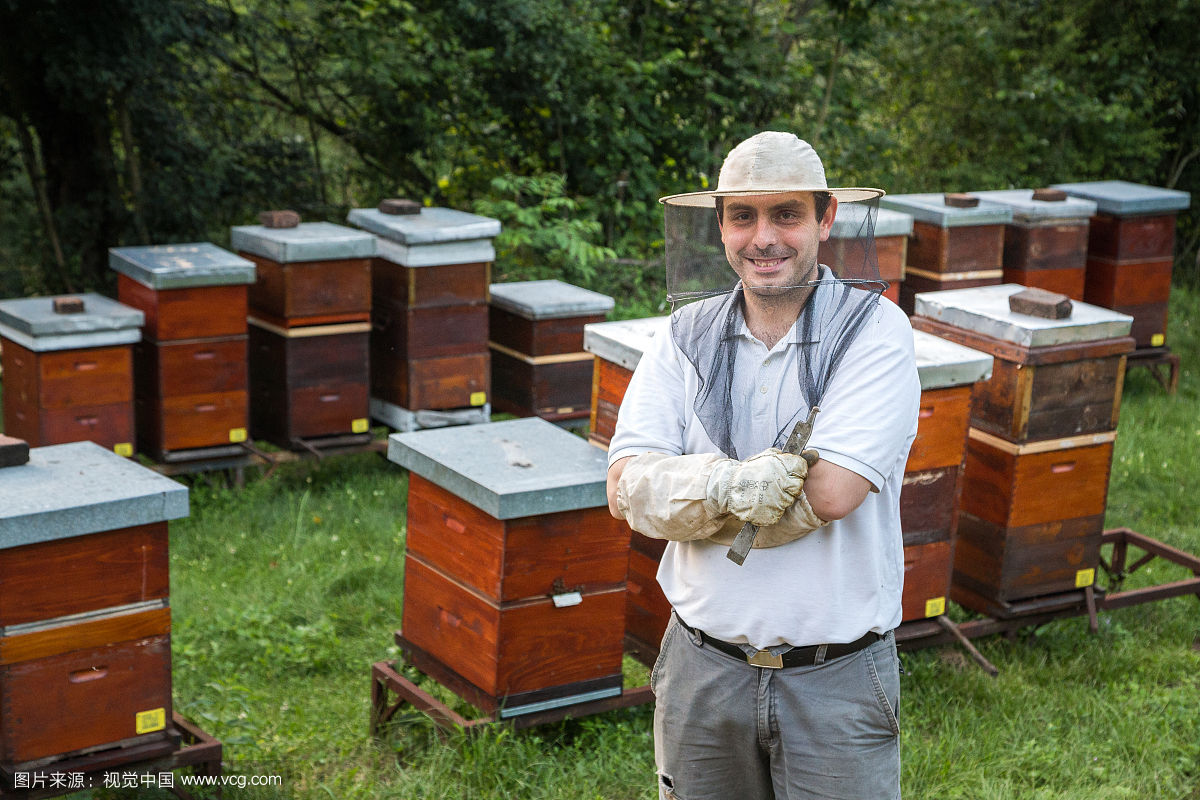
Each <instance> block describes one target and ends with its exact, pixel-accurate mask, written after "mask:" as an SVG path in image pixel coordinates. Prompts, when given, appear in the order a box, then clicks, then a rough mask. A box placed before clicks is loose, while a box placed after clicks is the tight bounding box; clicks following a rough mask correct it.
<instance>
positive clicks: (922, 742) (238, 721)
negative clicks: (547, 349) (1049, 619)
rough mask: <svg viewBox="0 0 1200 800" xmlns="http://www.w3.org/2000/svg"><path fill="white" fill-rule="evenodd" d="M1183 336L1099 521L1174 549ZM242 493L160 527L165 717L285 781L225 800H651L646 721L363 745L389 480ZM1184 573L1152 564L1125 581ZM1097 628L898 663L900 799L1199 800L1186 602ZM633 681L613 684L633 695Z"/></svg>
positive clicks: (1189, 470)
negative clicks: (1171, 388) (166, 608)
mask: <svg viewBox="0 0 1200 800" xmlns="http://www.w3.org/2000/svg"><path fill="white" fill-rule="evenodd" d="M1197 320H1200V294H1198V293H1195V292H1187V291H1184V290H1177V291H1176V292H1175V293H1174V299H1173V313H1172V322H1171V330H1170V344H1171V346H1172V348H1173V350H1174V351H1175V352H1176V353H1179V354H1180V355H1181V356H1182V358H1183V370H1182V375H1181V379H1180V385H1179V391H1178V393H1177V394H1176V395H1174V396H1168V395H1166V393H1165V392H1163V390H1162V389H1161V388H1159V386H1158V385H1157V384H1156V383H1155V382H1154V381H1153V380H1152V379H1151V378H1150V375H1149V374H1148V372H1147V371H1146V370H1145V369H1135V370H1133V371H1131V372H1130V373H1129V375H1128V379H1127V381H1126V388H1125V397H1124V405H1123V408H1122V414H1121V426H1120V435H1119V436H1118V439H1117V444H1116V456H1115V459H1114V468H1113V477H1112V482H1111V491H1110V504H1109V513H1108V520H1107V522H1108V525H1109V526H1110V527H1114V526H1121V525H1124V526H1128V527H1131V528H1133V529H1134V530H1137V531H1140V532H1142V533H1144V534H1147V535H1149V536H1152V537H1154V538H1156V539H1159V540H1162V541H1165V542H1167V543H1169V544H1172V545H1174V546H1176V547H1179V548H1181V549H1183V550H1185V551H1188V552H1191V553H1200V531H1198V528H1197V520H1200V500H1197V492H1196V487H1195V486H1194V483H1195V480H1196V478H1197V477H1200V415H1198V413H1197V412H1198V410H1200V404H1198V403H1197V400H1198V397H1200V376H1198V375H1197V364H1198V363H1200V362H1198V361H1197V357H1198V356H1200V330H1198V328H1200V322H1196V321H1197ZM251 477H252V479H251V480H250V481H249V482H248V484H247V486H246V487H245V488H244V489H241V490H231V489H226V488H223V487H220V486H212V485H210V484H209V482H208V481H206V480H205V479H200V480H198V481H196V482H195V483H193V485H192V494H191V509H192V510H191V516H190V517H189V518H188V519H186V520H181V521H178V522H176V523H173V524H172V528H171V547H172V555H171V576H172V589H171V604H172V608H173V616H174V637H173V648H174V681H175V684H174V687H175V697H176V707H177V709H178V710H179V711H181V712H183V713H184V714H185V715H187V716H189V717H190V718H192V719H193V720H194V721H195V722H197V723H198V724H199V725H200V726H201V727H202V728H204V729H205V730H206V731H208V732H209V733H210V734H212V735H213V736H215V737H217V738H218V739H220V740H221V741H222V742H223V743H224V745H225V758H226V764H225V768H226V772H227V773H232V774H242V775H247V776H249V775H264V774H279V775H282V776H284V786H283V788H282V789H270V790H269V789H249V788H247V789H245V790H236V789H235V790H228V791H227V794H226V796H227V797H232V798H243V797H245V798H296V799H297V800H299V799H300V798H314V799H315V798H339V799H341V798H346V799H347V800H351V799H353V798H367V799H369V800H376V799H379V800H382V798H460V797H470V798H481V799H483V798H538V799H539V800H541V799H544V800H556V799H558V798H561V799H562V800H568V799H569V800H581V799H582V800H592V799H593V798H605V799H608V800H625V799H626V798H628V799H629V800H632V799H633V798H640V799H641V800H650V798H653V797H655V790H654V785H655V784H654V778H653V775H654V765H653V755H652V742H651V734H650V723H651V712H650V709H649V708H636V709H630V710H624V711H617V712H612V713H608V714H604V715H599V716H595V717H590V718H585V719H583V720H578V721H568V722H563V723H561V724H555V725H548V726H544V727H542V728H538V729H535V730H531V731H523V732H513V731H510V730H508V729H505V728H503V727H493V728H491V729H488V730H485V731H484V732H482V733H478V734H474V735H467V734H453V735H450V736H449V737H448V738H447V739H446V740H445V741H442V740H440V739H439V738H438V737H437V736H436V735H435V731H434V728H433V726H432V724H431V723H430V722H429V721H428V720H426V719H425V718H423V717H421V716H419V715H415V714H411V713H409V714H402V715H399V716H398V718H397V721H396V723H395V724H394V725H392V726H391V728H390V729H389V731H388V733H387V737H386V739H385V741H383V742H376V741H373V740H372V739H371V738H370V737H369V736H368V731H367V724H368V705H369V693H370V692H369V668H370V665H371V664H372V663H373V662H375V661H378V660H381V659H386V658H392V657H395V656H396V655H397V651H396V648H395V646H394V645H393V643H392V632H393V631H394V630H395V629H396V628H398V627H399V623H400V610H401V609H400V606H401V597H402V592H403V558H402V555H403V545H404V522H403V520H404V498H405V489H406V476H405V474H404V472H403V471H402V470H401V469H399V468H398V467H396V466H395V465H392V464H389V463H388V462H386V461H385V460H384V459H382V458H381V457H379V456H378V455H372V454H364V455H358V456H348V457H340V458H331V459H328V460H326V461H325V462H323V463H321V464H320V465H317V464H315V463H313V462H306V463H300V464H293V465H286V466H285V467H283V468H281V469H280V470H279V472H278V473H277V474H276V475H274V476H273V477H271V478H270V479H267V480H263V479H253V476H251ZM1185 576H1186V573H1185V572H1183V571H1182V570H1180V569H1178V568H1175V567H1171V566H1169V565H1165V564H1156V565H1152V566H1151V567H1150V568H1147V569H1144V570H1143V571H1142V572H1140V573H1138V574H1135V575H1134V576H1133V577H1132V578H1131V579H1130V580H1129V581H1128V582H1127V584H1128V586H1137V585H1143V584H1145V583H1146V582H1147V581H1154V582H1160V581H1164V580H1170V579H1176V578H1182V577H1185ZM1100 623H1101V624H1100V630H1099V632H1098V633H1096V634H1091V633H1089V632H1088V629H1087V621H1086V619H1084V618H1074V619H1067V620H1060V621H1057V622H1054V623H1051V624H1049V625H1047V626H1044V627H1042V628H1040V629H1038V630H1036V631H1024V632H1022V634H1021V635H1019V636H1018V637H1016V638H1015V639H1012V640H1009V639H1006V638H1004V637H991V638H987V639H982V640H977V644H978V645H979V647H980V648H981V650H982V651H983V653H984V654H985V655H986V656H987V657H988V658H989V659H990V660H991V661H992V662H993V663H995V664H996V666H998V667H999V668H1000V675H999V677H997V678H995V679H993V678H990V677H988V676H987V675H986V674H984V673H983V671H982V670H980V669H978V668H977V667H976V666H975V665H974V663H973V662H971V661H970V660H969V659H967V658H966V657H965V655H964V653H963V651H962V650H961V649H959V648H955V647H945V648H939V649H930V650H924V651H919V652H916V653H911V654H908V655H906V656H905V657H904V663H905V665H906V668H907V671H908V674H907V675H906V676H905V678H904V679H903V682H902V687H903V688H902V694H903V700H902V709H901V723H902V727H903V734H902V752H903V765H904V766H903V786H904V793H905V796H906V798H939V799H940V800H947V799H949V798H972V799H977V798H996V799H997V800H1000V799H1001V798H1004V799H1005V800H1008V799H1009V798H1079V800H1117V798H1139V799H1140V798H1171V799H1173V800H1200V643H1198V638H1200V603H1198V602H1197V599H1196V598H1194V597H1186V598H1175V599H1171V600H1166V601H1160V602H1156V603H1150V604H1145V605H1142V606H1137V607H1133V608H1129V609H1123V610H1119V611H1114V612H1104V613H1101V615H1100ZM627 663H628V664H629V665H630V668H631V669H630V673H631V674H630V676H629V677H628V681H629V682H630V683H631V684H637V683H639V682H643V681H644V680H645V670H644V669H641V668H640V667H636V666H634V665H633V664H632V662H630V661H629V660H628V659H627ZM424 685H425V686H426V687H427V688H430V689H431V690H434V691H435V693H437V694H438V695H439V696H441V697H442V698H443V699H445V700H446V701H450V702H455V705H456V707H457V708H458V709H459V710H460V711H462V712H464V713H466V712H469V709H468V708H467V707H466V706H464V705H463V704H462V703H461V701H454V699H453V698H452V697H451V696H450V695H449V693H448V692H446V691H444V690H441V689H440V688H439V687H436V686H435V685H433V684H431V683H429V682H426V683H425V684H424ZM96 796H97V797H126V796H134V795H130V794H124V793H121V792H96ZM136 796H137V797H147V796H149V795H147V794H138V795H136ZM164 796H165V794H164Z"/></svg>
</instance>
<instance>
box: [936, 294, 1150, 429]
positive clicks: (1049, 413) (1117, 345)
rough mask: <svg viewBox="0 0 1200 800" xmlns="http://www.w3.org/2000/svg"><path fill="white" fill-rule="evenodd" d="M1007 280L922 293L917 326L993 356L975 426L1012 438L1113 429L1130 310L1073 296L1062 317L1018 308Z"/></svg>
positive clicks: (1127, 343) (980, 394) (977, 401)
mask: <svg viewBox="0 0 1200 800" xmlns="http://www.w3.org/2000/svg"><path fill="white" fill-rule="evenodd" d="M1023 289H1024V287H1022V286H1017V285H1015V284H1002V285H1000V286H988V287H981V288H978V289H961V290H957V291H953V292H938V293H930V294H923V295H918V296H917V297H916V309H915V314H914V315H913V317H912V324H913V327H914V328H916V329H918V330H923V331H926V332H929V333H933V334H936V335H938V336H941V337H943V338H946V339H950V340H951V341H954V342H957V343H959V344H962V345H965V346H967V347H972V348H974V349H976V350H981V351H983V352H985V353H989V354H991V355H993V356H995V357H996V362H995V365H994V366H993V369H992V377H991V379H990V380H988V381H987V382H985V383H981V384H980V385H979V387H978V389H977V390H976V395H975V403H974V406H973V409H972V413H971V425H972V427H975V428H978V429H980V430H982V431H984V432H986V433H989V434H992V435H993V436H998V437H1000V438H1002V439H1005V440H1007V441H1010V442H1016V443H1021V442H1028V441H1038V440H1046V439H1060V438H1065V437H1071V436H1077V435H1080V434H1087V433H1103V432H1107V431H1111V430H1115V429H1116V427H1117V418H1118V415H1119V413H1120V408H1121V389H1122V387H1123V385H1124V377H1125V358H1126V356H1127V354H1128V353H1130V352H1131V351H1132V350H1133V340H1132V339H1131V338H1130V337H1129V327H1130V323H1131V319H1130V317H1128V316H1126V315H1124V314H1120V313H1117V312H1114V311H1111V310H1109V309H1106V308H1100V307H1098V306H1093V305H1090V304H1088V303H1078V302H1077V303H1074V304H1073V309H1072V312H1071V315H1070V316H1069V317H1067V318H1065V319H1043V318H1039V317H1034V316H1029V315H1026V314H1018V313H1016V312H1014V311H1011V310H1010V309H1009V307H1008V298H1009V296H1010V295H1013V294H1015V293H1017V292H1019V291H1022V290H1023Z"/></svg>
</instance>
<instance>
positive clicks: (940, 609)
mask: <svg viewBox="0 0 1200 800" xmlns="http://www.w3.org/2000/svg"><path fill="white" fill-rule="evenodd" d="M945 613H946V598H944V597H932V598H930V599H928V600H926V601H925V616H927V617H940V616H941V615H942V614H945Z"/></svg>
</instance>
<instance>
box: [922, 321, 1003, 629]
mask: <svg viewBox="0 0 1200 800" xmlns="http://www.w3.org/2000/svg"><path fill="white" fill-rule="evenodd" d="M913 343H914V346H915V348H916V356H917V373H918V374H919V376H920V380H921V403H920V407H919V408H920V410H919V412H918V419H917V438H916V439H915V440H914V441H913V444H912V448H911V449H910V450H909V454H908V461H907V463H906V464H905V467H904V485H903V487H902V488H901V490H900V526H901V530H902V531H903V533H904V595H903V600H902V605H903V619H904V621H909V620H913V619H923V618H925V617H932V616H937V615H939V614H942V613H944V612H945V610H946V598H947V597H949V595H950V579H951V576H952V574H953V566H954V540H955V532H956V530H957V525H958V508H959V495H960V493H961V490H962V478H963V462H964V460H965V458H966V452H967V431H968V428H969V427H970V410H971V395H972V390H973V389H974V387H975V384H976V383H978V382H979V381H983V380H986V379H987V378H988V376H989V375H990V374H991V369H992V360H993V359H992V357H991V356H990V355H987V354H986V353H981V352H979V351H978V350H973V349H971V348H968V347H963V346H962V345H957V344H955V343H953V342H950V341H947V340H946V339H941V338H939V337H937V336H933V335H931V334H928V333H923V332H921V331H914V332H913Z"/></svg>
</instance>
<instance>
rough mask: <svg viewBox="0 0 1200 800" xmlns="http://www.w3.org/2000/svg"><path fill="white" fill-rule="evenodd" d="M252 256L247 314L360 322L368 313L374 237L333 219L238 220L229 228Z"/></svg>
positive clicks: (235, 243)
mask: <svg viewBox="0 0 1200 800" xmlns="http://www.w3.org/2000/svg"><path fill="white" fill-rule="evenodd" d="M229 237H230V242H231V244H232V247H233V249H234V250H236V251H237V252H238V255H240V256H243V257H244V258H247V259H249V260H250V261H253V262H254V264H255V266H256V268H257V269H256V278H255V282H254V284H253V285H252V286H251V287H250V294H249V301H248V302H249V306H250V314H251V316H254V317H257V318H258V319H262V320H265V321H267V322H270V323H271V324H273V325H276V326H279V327H285V328H286V327H292V326H311V325H326V324H337V323H346V322H363V321H366V320H368V319H369V318H370V316H371V259H372V258H374V256H375V237H374V236H372V235H371V234H369V233H364V232H363V231H358V230H354V229H353V228H347V227H345V226H343V225H334V224H333V223H331V222H302V223H300V224H299V225H296V226H295V227H292V228H268V227H265V226H263V225H239V226H236V227H234V228H232V229H231V230H230V232H229Z"/></svg>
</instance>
